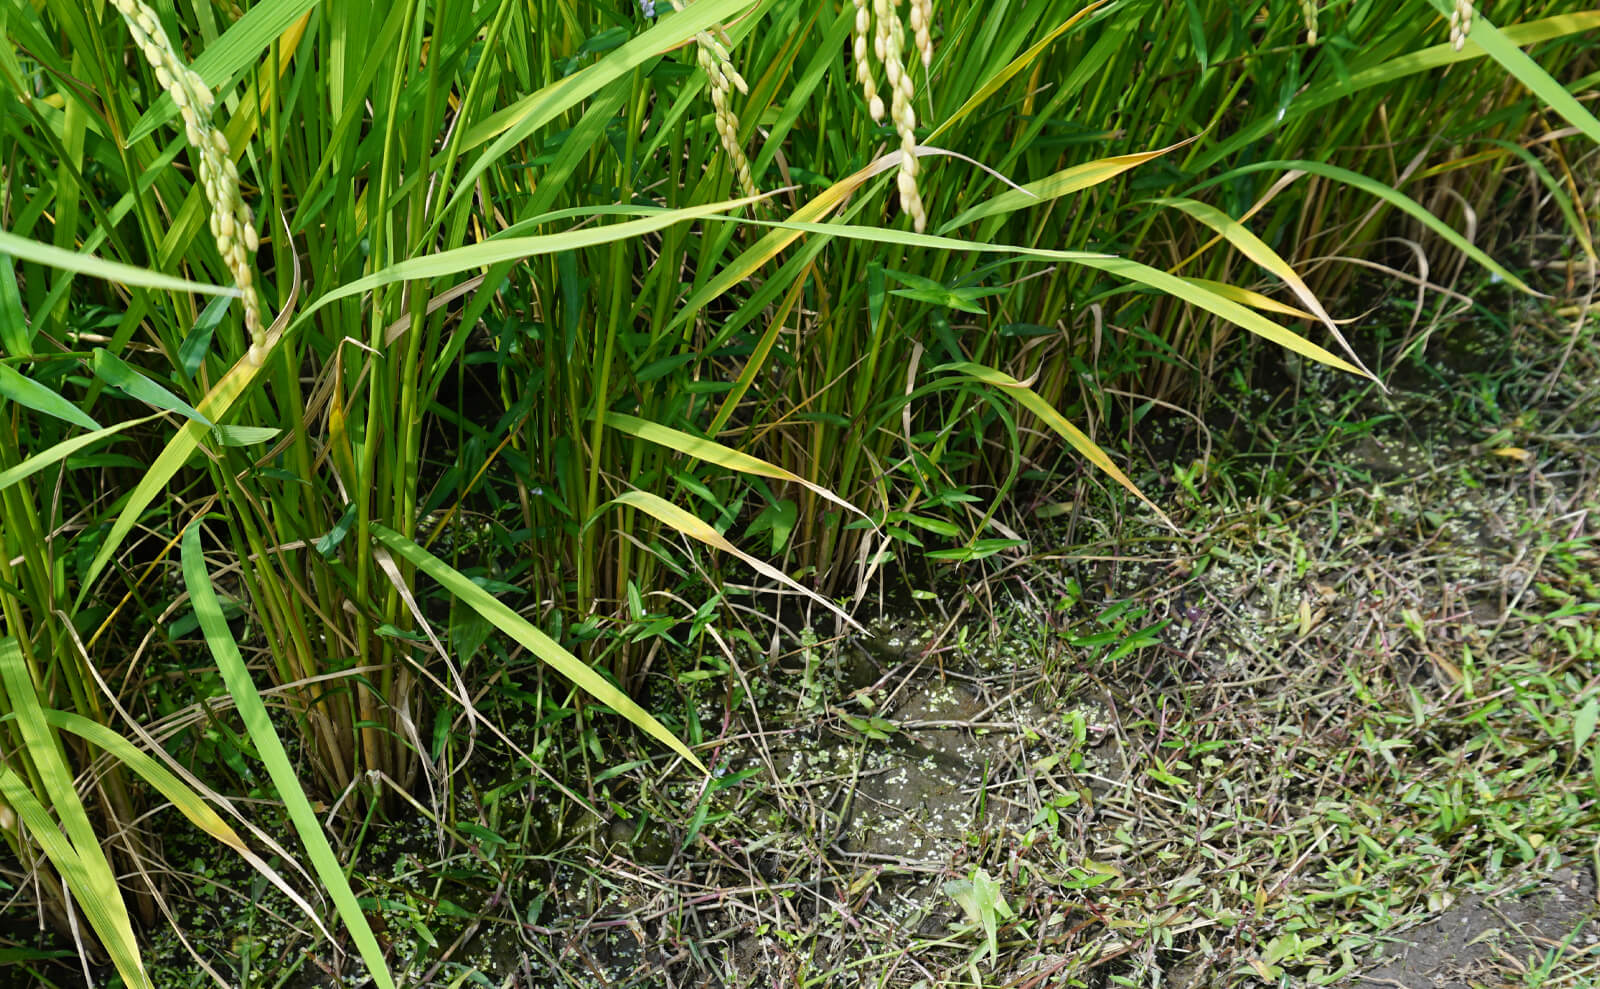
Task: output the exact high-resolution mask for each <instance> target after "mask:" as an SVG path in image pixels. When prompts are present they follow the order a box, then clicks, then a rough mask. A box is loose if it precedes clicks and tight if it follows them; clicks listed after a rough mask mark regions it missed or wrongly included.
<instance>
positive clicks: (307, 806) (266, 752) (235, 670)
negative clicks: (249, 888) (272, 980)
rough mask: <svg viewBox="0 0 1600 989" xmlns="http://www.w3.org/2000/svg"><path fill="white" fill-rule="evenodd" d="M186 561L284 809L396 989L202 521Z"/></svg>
mask: <svg viewBox="0 0 1600 989" xmlns="http://www.w3.org/2000/svg"><path fill="white" fill-rule="evenodd" d="M182 557H183V582H184V586H185V587H186V588H187V589H188V591H189V599H190V601H191V602H192V603H193V605H194V613H195V617H197V618H199V619H200V628H201V630H202V631H203V632H204V633H205V638H206V645H207V646H208V647H209V648H210V649H211V656H212V658H213V659H215V660H216V661H217V669H218V670H219V671H221V673H222V680H223V682H224V683H225V684H226V685H227V687H228V694H229V695H230V696H231V697H232V698H233V702H234V705H235V707H237V708H238V711H239V717H240V718H241V719H243V721H244V726H245V730H246V731H247V732H248V733H249V735H250V740H251V741H252V742H254V743H255V747H256V752H257V754H258V755H259V756H260V758H261V762H262V764H263V765H264V766H265V767H266V769H267V775H268V776H269V777H271V779H272V785H273V786H274V787H276V788H277V791H278V799H279V800H282V801H283V806H284V810H285V811H286V812H287V813H288V815H289V820H290V821H291V822H293V824H294V829H295V832H296V833H297V834H298V835H299V836H300V840H301V842H302V843H303V844H304V845H305V849H306V855H307V857H309V858H310V859H311V864H312V867H313V868H314V869H315V871H316V874H317V878H318V879H319V880H321V882H322V884H323V886H324V887H326V889H327V891H328V896H329V897H330V898H331V899H332V900H333V905H334V908H335V909H336V910H337V911H338V913H339V919H340V920H341V921H342V922H343V923H344V925H345V929H346V930H348V931H349V932H350V937H351V938H352V939H353V940H354V941H355V943H356V948H357V950H359V951H360V953H361V959H362V961H364V962H366V963H367V974H368V976H369V977H370V978H371V979H372V981H373V982H374V983H376V984H377V986H378V989H394V978H393V976H391V975H390V974H389V966H388V963H387V962H386V961H385V960H384V956H383V949H382V948H380V947H379V946H378V939H377V938H376V937H374V936H373V934H372V928H371V927H370V926H368V924H367V917H366V914H364V913H362V912H361V906H360V904H358V903H357V902H356V896H355V893H354V892H353V891H352V890H351V888H350V881H349V880H348V879H347V878H346V877H345V874H344V869H343V868H342V867H341V866H340V865H339V859H338V857H337V856H336V855H334V853H333V846H332V845H330V844H329V843H328V836H327V834H326V833H325V832H324V831H323V830H322V822H321V821H320V820H318V819H317V814H316V811H314V810H312V809H311V801H310V800H309V799H308V798H307V797H306V792H305V789H304V788H303V787H302V786H301V785H300V780H299V779H298V778H297V777H296V776H295V771H294V763H293V762H291V761H290V759H289V753H288V752H287V751H285V750H284V747H283V742H282V741H281V740H279V738H278V731H277V729H276V728H274V727H273V726H272V721H271V719H270V718H268V716H267V706H266V705H265V704H264V703H262V701H261V694H260V693H259V692H258V691H257V690H256V685H255V682H254V681H253V680H251V679H250V670H249V668H248V667H247V666H245V662H244V657H243V656H241V655H240V654H239V646H238V644H237V643H235V642H234V640H233V632H231V631H230V630H229V629H228V619H227V617H226V616H224V615H223V613H222V604H221V602H220V601H219V600H218V599H217V593H216V591H215V589H213V588H212V586H211V575H210V574H209V573H208V572H207V571H206V561H205V555H204V553H203V551H202V550H201V549H200V521H199V520H198V519H196V520H195V521H193V522H191V523H190V524H189V526H188V527H187V528H185V529H184V532H183V549H182Z"/></svg>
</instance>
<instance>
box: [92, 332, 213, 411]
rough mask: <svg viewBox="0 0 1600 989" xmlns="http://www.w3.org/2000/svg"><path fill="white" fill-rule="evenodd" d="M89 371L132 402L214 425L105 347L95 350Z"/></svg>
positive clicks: (186, 403)
mask: <svg viewBox="0 0 1600 989" xmlns="http://www.w3.org/2000/svg"><path fill="white" fill-rule="evenodd" d="M90 367H91V368H92V369H93V370H94V376H95V377H97V378H99V379H100V380H101V381H104V382H105V383H106V384H108V385H111V386H112V387H114V388H120V389H121V390H122V391H123V392H124V393H125V394H126V395H127V396H128V397H129V398H135V399H138V400H139V401H141V402H143V403H145V404H146V405H153V406H155V407H156V408H158V409H164V410H166V411H168V412H176V413H178V414H179V415H182V416H183V417H184V418H186V419H192V420H194V421H195V422H199V423H204V424H205V425H207V426H209V425H211V424H212V423H211V420H210V419H207V418H206V417H205V416H203V415H201V414H200V413H199V412H198V411H196V410H195V409H194V407H193V406H191V405H190V404H189V403H188V402H185V401H184V400H183V399H181V398H179V397H178V396H176V395H174V394H172V392H170V391H168V390H167V389H165V388H163V387H161V386H160V385H158V384H156V383H155V382H154V381H151V380H150V379H149V378H147V377H145V376H144V375H143V374H140V373H139V372H138V371H136V370H134V369H133V368H131V367H129V366H128V365H127V364H125V363H123V361H122V358H120V357H118V356H116V355H115V354H113V353H112V352H111V351H109V350H106V349H105V348H103V347H97V348H95V352H94V358H93V360H92V361H91V362H90Z"/></svg>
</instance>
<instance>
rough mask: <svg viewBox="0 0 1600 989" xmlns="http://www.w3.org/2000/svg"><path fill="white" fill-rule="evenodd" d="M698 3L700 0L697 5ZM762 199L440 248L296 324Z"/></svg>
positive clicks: (346, 292)
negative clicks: (385, 295)
mask: <svg viewBox="0 0 1600 989" xmlns="http://www.w3.org/2000/svg"><path fill="white" fill-rule="evenodd" d="M701 2H702V3H704V2H706V0H701ZM699 5H700V4H695V6H696V7H698V6H699ZM691 9H693V8H691ZM763 198H765V197H764V196H747V197H744V198H741V199H728V200H724V201H722V202H717V203H706V204H704V205H701V206H690V207H686V208H684V209H675V210H659V211H657V210H649V211H641V212H648V213H649V215H647V216H645V217H643V218H642V219H638V220H628V221H625V222H622V223H611V224H606V225H604V226H593V227H585V228H582V229H579V230H566V231H562V232H561V233H555V234H539V235H536V236H532V237H502V238H496V239H491V240H485V241H480V242H479V243H476V244H469V245H468V246H466V247H457V248H455V249H453V250H448V251H439V252H438V253H435V254H426V255H423V256H421V257H416V258H410V259H408V260H405V261H401V262H399V263H397V264H392V265H390V266H389V267H387V268H384V269H383V270H381V271H375V272H373V273H372V274H370V275H368V276H366V277H365V278H358V279H356V280H355V281H352V282H346V283H345V284H343V285H340V286H339V287H338V288H336V289H333V290H332V291H330V292H327V293H326V294H324V295H322V296H321V297H319V298H318V299H317V300H316V301H315V302H313V303H311V304H310V305H309V306H307V307H306V308H305V309H303V310H302V311H301V312H300V314H299V315H298V316H297V317H296V319H295V321H294V323H293V324H292V326H291V329H292V328H293V327H294V326H299V325H300V324H301V323H304V322H305V321H306V320H308V319H309V318H310V317H311V315H312V314H313V313H315V312H316V311H317V310H318V309H321V308H322V307H323V306H326V305H328V304H329V303H330V302H334V301H336V300H338V299H343V298H347V297H349V296H352V295H360V294H362V293H364V292H368V291H371V290H372V289H375V288H379V287H380V286H383V285H392V284H394V283H395V282H408V281H418V280H424V279H431V278H442V277H444V276H446V275H454V274H459V273H460V272H463V271H470V270H475V269H478V268H487V267H489V266H490V265H493V264H498V263H499V262H501V261H516V260H520V259H522V258H528V257H533V256H535V255H540V254H555V253H558V252H561V251H572V250H577V249H579V248H583V247H593V246H595V245H597V244H609V243H612V242H613V241H619V240H630V239H632V238H635V237H640V236H643V235H645V234H649V233H654V232H656V231H657V230H661V229H664V228H666V227H670V226H672V225H673V224H675V223H683V222H685V221H687V220H696V219H701V218H704V217H710V216H715V215H716V214H718V213H725V212H727V211H728V210H732V209H737V208H739V207H741V206H748V205H750V204H751V203H754V202H758V201H759V200H761V199H763Z"/></svg>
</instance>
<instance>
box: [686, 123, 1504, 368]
mask: <svg viewBox="0 0 1600 989" xmlns="http://www.w3.org/2000/svg"><path fill="white" fill-rule="evenodd" d="M893 154H899V152H898V151H896V152H893ZM885 157H888V156H887V155H886V156H885ZM1279 164H1281V163H1279ZM718 219H724V220H726V221H727V222H736V223H752V224H757V225H760V226H770V227H780V228H782V229H783V230H785V231H798V232H804V233H816V234H821V235H823V236H827V237H848V238H850V239H852V240H862V241H869V242H875V243H882V244H904V245H907V246H911V247H933V248H940V249H944V250H954V251H978V252H982V253H986V254H1011V255H1017V256H1020V257H1035V258H1046V259H1050V260H1055V261H1067V262H1070V263H1072V264H1079V265H1083V266H1084V267H1086V268H1095V269H1097V270H1100V271H1104V272H1106V273H1108V274H1112V275H1116V276H1117V277H1119V278H1122V279H1125V280H1127V281H1130V282H1134V283H1136V284H1140V285H1145V286H1147V287H1149V288H1153V289H1155V290H1157V291H1159V292H1164V293H1166V294H1168V295H1172V296H1176V297H1177V298H1180V299H1183V300H1184V301H1185V302H1188V303H1190V304H1192V305H1195V306H1198V307H1200V308H1201V309H1204V310H1206V311H1207V312H1209V313H1212V314H1213V315H1216V316H1221V317H1222V318H1223V319H1225V320H1227V321H1228V322H1230V323H1233V324H1234V325H1236V326H1240V327H1243V328H1244V329H1246V330H1249V331H1250V332H1251V333H1254V334H1256V335H1257V336H1260V337H1262V338H1263V339H1266V340H1270V341H1272V342H1273V343H1276V344H1278V345H1279V346H1281V347H1285V348H1287V349H1289V350H1292V351H1294V352H1295V353H1297V354H1300V355H1301V356H1304V357H1309V358H1311V359H1312V360H1314V361H1318V362H1320V363H1323V364H1326V365H1328V366H1329V367H1335V368H1338V369H1339V370H1341V371H1348V372H1350V373H1351V374H1363V376H1368V377H1370V375H1365V374H1364V372H1363V371H1362V370H1361V369H1360V368H1358V367H1356V366H1355V365H1353V364H1351V363H1350V362H1349V361H1346V360H1344V359H1343V358H1340V357H1338V356H1335V355H1334V354H1332V353H1330V352H1328V351H1327V350H1326V349H1324V348H1322V347H1319V346H1318V345H1316V344H1314V343H1312V342H1311V341H1309V340H1307V339H1305V338H1304V337H1302V336H1300V335H1299V334H1298V333H1295V332H1294V331H1292V330H1288V329H1285V328H1284V327H1282V326H1279V325H1278V324H1277V323H1274V322H1272V321H1271V320H1270V319H1267V318H1266V317H1264V316H1262V315H1261V314H1260V313H1257V312H1254V311H1252V310H1250V309H1247V308H1245V307H1244V306H1242V305H1240V304H1239V303H1237V302H1235V301H1233V300H1232V299H1229V298H1225V297H1223V296H1221V295H1218V294H1217V293H1215V292H1212V291H1211V290H1209V289H1207V288H1206V287H1205V286H1204V285H1203V284H1201V283H1198V282H1194V281H1190V280H1189V279H1185V278H1182V277H1180V276H1178V275H1174V274H1171V273H1170V272H1165V271H1161V270H1160V269H1158V268H1152V267H1150V266H1149V265H1146V264H1140V263H1139V262H1137V261H1128V260H1126V259H1124V258H1118V257H1112V256H1111V255H1109V254H1091V253H1088V252H1086V251H1058V250H1052V249H1047V248H1042V247H1021V246H1018V245H1014V244H992V243H985V242H980V241H973V240H961V239H958V238H954V237H939V236H935V235H933V234H919V233H912V232H911V231H909V230H889V229H885V228H883V227H866V226H855V225H852V224H846V223H805V222H800V221H797V220H755V219H748V218H737V219H736V218H731V217H727V218H724V217H719V218H718ZM784 236H785V237H790V236H796V237H797V236H799V233H795V234H792V235H791V234H787V233H786V234H785V235H784ZM765 240H766V238H762V241H763V242H765ZM758 246H759V245H758ZM1480 253H1481V252H1480ZM712 284H720V282H719V281H718V280H716V279H714V280H713V282H712ZM697 298H698V296H697Z"/></svg>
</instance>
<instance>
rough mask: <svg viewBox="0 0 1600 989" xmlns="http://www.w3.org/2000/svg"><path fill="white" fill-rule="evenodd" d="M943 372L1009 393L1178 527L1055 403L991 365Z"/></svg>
mask: <svg viewBox="0 0 1600 989" xmlns="http://www.w3.org/2000/svg"><path fill="white" fill-rule="evenodd" d="M946 371H948V372H950V373H952V374H956V375H959V376H961V377H963V378H966V379H967V380H970V381H978V382H982V383H983V384H986V385H993V386H995V387H998V388H1003V389H1005V391H1006V393H1007V394H1008V395H1011V396H1012V397H1014V398H1015V399H1016V400H1017V404H1019V405H1021V406H1022V407H1023V408H1025V409H1027V410H1028V411H1029V412H1032V413H1033V414H1034V415H1035V416H1037V417H1038V418H1039V420H1040V421H1041V422H1043V423H1044V424H1045V425H1047V426H1049V427H1050V428H1051V429H1053V430H1055V432H1056V434H1057V435H1058V436H1060V437H1061V438H1062V439H1064V440H1066V441H1067V442H1068V443H1069V444H1071V446H1072V448H1073V449H1074V450H1077V451H1078V453H1080V454H1081V455H1082V456H1083V458H1084V459H1085V460H1087V461H1089V462H1090V463H1091V464H1094V465H1095V466H1096V467H1098V468H1099V469H1100V470H1101V471H1103V472H1104V473H1105V474H1106V476H1108V477H1110V478H1111V479H1112V480H1113V481H1116V482H1117V483H1118V484H1120V485H1122V486H1123V487H1124V488H1126V489H1127V490H1128V491H1130V492H1132V494H1133V496H1134V497H1135V498H1138V499H1139V500H1140V501H1142V502H1144V503H1145V505H1146V507H1148V508H1149V509H1150V510H1151V511H1153V512H1155V513H1156V517H1158V518H1159V519H1161V521H1162V522H1165V523H1166V524H1167V525H1168V526H1169V527H1170V528H1173V529H1176V528H1177V526H1175V525H1173V524H1172V520H1171V519H1169V518H1167V513H1166V512H1163V511H1162V510H1161V509H1160V508H1159V507H1158V506H1157V505H1156V503H1155V502H1153V501H1151V500H1150V499H1149V498H1146V497H1145V495H1144V492H1143V491H1140V490H1139V488H1138V485H1136V484H1134V483H1133V482H1132V481H1131V480H1129V479H1128V475H1126V474H1124V473H1123V472H1122V470H1121V468H1119V467H1118V466H1117V465H1116V464H1114V463H1112V462H1111V458H1110V457H1108V456H1106V452H1105V451H1104V450H1102V449H1100V446H1099V444H1097V443H1095V441H1094V440H1092V439H1090V438H1089V437H1088V435H1087V434H1085V433H1084V431H1083V430H1081V429H1079V428H1078V427H1077V426H1074V425H1073V424H1072V423H1071V422H1069V421H1067V417H1066V416H1064V415H1062V414H1061V413H1060V412H1057V411H1056V409H1055V406H1053V405H1051V404H1050V403H1049V402H1047V401H1045V400H1044V398H1043V397H1042V396H1040V394H1039V393H1038V392H1036V391H1034V390H1033V389H1032V388H1029V387H1028V386H1027V385H1025V384H1023V383H1022V382H1020V381H1018V380H1017V379H1016V378H1013V377H1012V376H1011V375H1009V374H1007V373H1005V372H1004V371H997V370H995V369H994V368H992V367H985V366H983V365H982V364H974V363H972V362H970V361H958V362H956V363H954V364H943V365H940V366H939V367H936V368H934V369H933V373H935V374H939V373H942V372H946Z"/></svg>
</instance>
